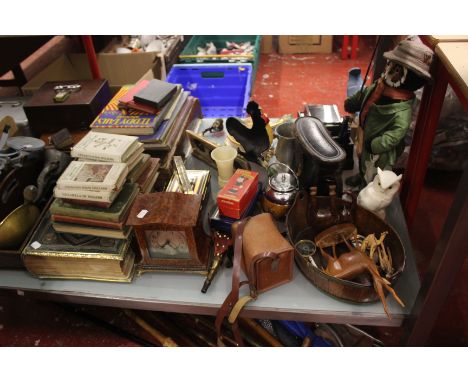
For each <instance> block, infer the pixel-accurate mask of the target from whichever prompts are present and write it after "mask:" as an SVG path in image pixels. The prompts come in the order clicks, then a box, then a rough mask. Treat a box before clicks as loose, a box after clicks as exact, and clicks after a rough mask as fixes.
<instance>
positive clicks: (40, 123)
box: [24, 80, 111, 137]
mask: <svg viewBox="0 0 468 382" xmlns="http://www.w3.org/2000/svg"><path fill="white" fill-rule="evenodd" d="M71 84H79V85H81V90H79V91H78V92H76V93H71V94H70V96H69V97H68V98H67V99H66V100H65V101H64V102H54V96H55V94H56V93H55V90H54V87H55V86H57V85H71ZM110 99H111V92H110V88H109V84H108V82H107V80H74V81H51V82H46V83H45V84H44V85H42V86H41V88H40V89H39V90H38V91H37V92H36V93H34V95H33V96H32V98H31V99H30V100H29V101H28V102H27V103H26V104H25V105H24V112H25V113H26V116H27V117H28V121H29V126H30V129H31V132H32V133H33V134H34V135H35V136H37V137H39V136H40V135H41V134H44V133H54V132H57V131H58V130H60V129H63V128H67V129H69V130H83V129H87V128H89V125H90V124H91V123H92V122H93V120H94V118H96V116H97V115H98V114H99V112H100V111H101V110H102V109H103V108H104V106H106V105H107V103H108V102H109V101H110Z"/></svg>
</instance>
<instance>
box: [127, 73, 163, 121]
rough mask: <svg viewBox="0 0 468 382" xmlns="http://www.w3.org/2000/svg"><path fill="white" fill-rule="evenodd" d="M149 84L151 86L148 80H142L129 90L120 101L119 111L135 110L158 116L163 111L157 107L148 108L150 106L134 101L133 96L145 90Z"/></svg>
mask: <svg viewBox="0 0 468 382" xmlns="http://www.w3.org/2000/svg"><path fill="white" fill-rule="evenodd" d="M148 84H149V81H148V80H141V81H139V82H138V83H137V84H136V85H135V86H133V87H132V88H131V89H129V90H128V92H127V93H125V94H124V95H123V96H122V97H121V98H120V99H119V104H118V106H119V109H123V110H128V109H134V110H137V111H142V112H145V113H149V114H154V115H157V114H158V113H159V112H160V111H161V110H160V109H158V108H156V107H152V106H148V105H143V104H141V103H137V102H135V101H134V100H133V96H134V95H135V94H136V93H138V92H139V91H140V90H141V89H143V88H145V87H146V86H147V85H148Z"/></svg>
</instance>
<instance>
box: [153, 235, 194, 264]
mask: <svg viewBox="0 0 468 382" xmlns="http://www.w3.org/2000/svg"><path fill="white" fill-rule="evenodd" d="M145 236H146V242H147V244H148V253H149V256H150V258H152V259H190V253H189V247H188V243H187V237H186V236H185V232H184V231H160V230H148V231H145Z"/></svg>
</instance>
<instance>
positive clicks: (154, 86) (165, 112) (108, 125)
mask: <svg viewBox="0 0 468 382" xmlns="http://www.w3.org/2000/svg"><path fill="white" fill-rule="evenodd" d="M197 117H201V108H200V104H199V102H198V99H197V98H194V97H192V96H190V92H188V91H184V90H183V89H182V86H181V85H176V84H170V83H167V82H165V81H160V80H151V81H148V80H141V81H139V82H138V83H137V84H135V85H133V86H132V85H128V86H123V87H122V88H121V89H120V91H119V92H117V94H116V95H115V96H114V98H113V99H112V100H111V101H110V102H109V104H108V105H107V106H106V107H105V108H104V109H103V111H102V112H101V113H100V114H99V115H98V116H97V117H96V119H95V120H94V122H93V123H92V124H91V129H92V130H93V131H95V132H103V133H113V134H126V135H131V136H135V137H136V139H137V140H138V141H139V142H140V143H142V144H143V146H144V148H145V151H147V152H150V153H151V156H152V157H156V158H160V160H161V171H162V172H164V174H165V175H170V174H171V170H172V166H171V163H172V158H173V156H174V155H175V153H176V150H177V149H178V148H180V143H181V141H182V139H181V138H182V137H183V133H184V131H185V130H186V129H187V128H188V126H189V124H190V123H191V122H192V121H193V120H194V119H196V118H197Z"/></svg>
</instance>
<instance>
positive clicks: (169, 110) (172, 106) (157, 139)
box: [138, 87, 184, 145]
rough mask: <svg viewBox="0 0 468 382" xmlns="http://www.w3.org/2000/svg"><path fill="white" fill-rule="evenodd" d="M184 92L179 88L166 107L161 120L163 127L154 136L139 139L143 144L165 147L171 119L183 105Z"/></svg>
mask: <svg viewBox="0 0 468 382" xmlns="http://www.w3.org/2000/svg"><path fill="white" fill-rule="evenodd" d="M183 94H184V92H183V91H182V88H181V87H178V89H177V91H176V93H175V95H174V97H173V98H172V99H171V101H170V102H169V103H168V104H167V105H166V106H164V108H163V111H162V112H164V118H163V119H162V120H161V125H160V126H159V128H158V130H157V131H156V132H155V133H154V134H152V135H147V136H141V137H139V138H138V139H139V141H140V142H143V143H160V144H162V145H165V141H166V137H167V135H168V134H169V131H170V123H169V120H170V119H171V117H172V115H173V114H174V113H175V111H176V110H178V109H180V106H181V105H182V103H183V102H182V100H181V98H182V97H183Z"/></svg>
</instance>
